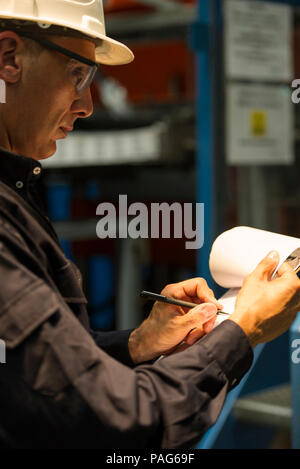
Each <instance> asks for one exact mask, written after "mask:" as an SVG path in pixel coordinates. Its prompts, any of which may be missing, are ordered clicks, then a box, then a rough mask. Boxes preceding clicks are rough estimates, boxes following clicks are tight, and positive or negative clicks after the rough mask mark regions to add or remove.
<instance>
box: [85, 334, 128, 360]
mask: <svg viewBox="0 0 300 469" xmlns="http://www.w3.org/2000/svg"><path fill="white" fill-rule="evenodd" d="M132 331H133V329H130V330H127V331H109V332H101V331H93V330H91V331H90V333H91V336H92V337H93V339H94V340H95V342H96V344H97V345H98V347H100V348H101V349H102V350H104V351H105V352H106V353H108V355H110V356H111V357H113V358H115V359H116V360H118V361H119V362H121V363H123V365H126V366H128V367H130V368H134V367H135V364H134V362H133V361H132V358H131V356H130V353H129V348H128V341H129V336H130V334H131V332H132Z"/></svg>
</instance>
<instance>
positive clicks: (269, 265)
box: [255, 251, 280, 280]
mask: <svg viewBox="0 0 300 469" xmlns="http://www.w3.org/2000/svg"><path fill="white" fill-rule="evenodd" d="M279 261H280V256H279V254H278V252H277V251H270V252H269V254H267V255H266V257H264V258H263V260H262V261H260V263H259V264H258V266H257V267H256V269H255V273H256V274H257V275H258V276H259V277H261V278H267V279H268V280H270V279H271V277H272V275H273V273H274V271H275V269H276V267H277V266H278V263H279Z"/></svg>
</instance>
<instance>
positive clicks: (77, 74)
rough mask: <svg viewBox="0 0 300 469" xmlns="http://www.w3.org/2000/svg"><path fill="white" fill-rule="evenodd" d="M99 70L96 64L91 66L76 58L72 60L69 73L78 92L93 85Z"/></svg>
mask: <svg viewBox="0 0 300 469" xmlns="http://www.w3.org/2000/svg"><path fill="white" fill-rule="evenodd" d="M97 70H98V67H97V66H96V65H95V66H93V67H92V66H91V67H89V66H88V65H85V64H81V63H80V62H78V61H76V60H71V62H70V63H69V66H68V73H69V78H70V80H71V82H72V83H73V84H74V86H75V88H76V91H77V93H83V92H84V91H85V90H87V89H88V88H89V87H90V86H91V84H92V81H93V79H94V77H95V75H96V72H97Z"/></svg>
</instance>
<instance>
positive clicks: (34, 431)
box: [0, 0, 300, 448]
mask: <svg viewBox="0 0 300 469" xmlns="http://www.w3.org/2000/svg"><path fill="white" fill-rule="evenodd" d="M19 3H20V4H21V3H22V2H19ZM53 3H54V2H53ZM100 3H101V1H100V0H98V1H94V2H91V1H89V2H86V3H85V6H84V14H83V10H82V11H81V13H80V11H79V13H80V14H78V15H77V16H76V14H75V13H76V11H77V8H78V9H80V8H81V9H82V5H83V4H84V2H83V1H81V2H80V3H78V2H76V1H73V2H70V1H69V0H68V1H66V0H56V2H55V5H56V7H57V6H58V4H60V6H61V9H60V10H59V13H60V15H61V16H60V18H59V20H58V19H57V18H56V16H55V15H56V13H55V12H54V11H53V9H51V7H49V11H47V12H46V11H45V10H47V4H48V6H49V2H42V1H41V2H38V1H36V2H32V11H31V12H30V11H29V10H30V6H28V5H29V4H30V2H26V5H27V10H26V9H24V8H23V9H22V11H21V13H18V11H17V9H18V7H14V10H13V11H8V10H9V8H12V7H7V4H6V0H0V20H1V18H2V21H0V28H1V30H0V79H2V80H4V81H5V84H6V103H5V104H2V105H1V106H0V278H1V284H0V338H1V339H2V340H4V341H5V343H6V347H7V357H6V364H3V365H0V366H1V368H0V399H1V406H0V446H2V447H3V448H33V447H34V448H46V447H51V448H82V447H91V448H147V447H148V448H149V447H152V448H153V447H164V448H180V447H189V446H191V445H193V444H194V443H195V442H196V441H198V440H199V439H200V437H201V435H203V433H204V432H205V431H206V430H207V428H209V426H210V425H212V424H213V423H214V422H215V420H216V419H217V417H218V415H219V413H220V411H221V409H222V405H223V403H224V400H225V397H226V394H227V392H228V391H229V390H230V389H232V388H233V387H234V386H235V385H236V384H238V382H239V381H240V379H241V378H242V377H243V375H244V374H245V373H246V372H247V370H248V369H249V367H250V366H251V363H252V357H253V352H252V348H253V347H255V346H256V345H257V344H258V343H261V342H265V341H268V340H272V339H273V338H275V337H277V336H278V335H279V334H281V333H283V332H284V331H286V330H287V329H288V327H289V326H290V324H291V323H292V321H293V319H294V318H295V315H296V313H297V311H298V309H299V306H300V305H299V302H298V300H297V294H298V292H299V289H300V281H299V279H298V278H297V276H296V274H295V273H294V272H293V271H292V269H291V268H290V267H289V266H288V265H283V266H282V267H281V268H280V269H279V271H278V278H277V279H276V280H274V281H272V282H271V281H270V278H271V275H272V273H273V271H274V269H275V268H276V266H277V264H278V261H279V259H278V254H277V253H274V252H272V253H270V255H269V256H268V257H266V258H265V259H264V260H263V261H262V262H261V263H260V264H259V266H258V267H257V269H256V270H255V271H254V273H253V274H251V275H250V276H249V277H247V279H246V280H245V283H244V286H243V288H242V290H241V292H240V295H239V297H238V300H237V305H236V309H235V312H234V313H233V315H232V316H231V319H230V320H226V321H224V322H223V323H222V324H221V325H220V326H218V327H217V328H215V329H214V330H212V327H213V323H214V321H215V318H216V310H217V307H221V305H220V304H219V303H218V302H217V300H216V299H215V298H214V295H213V292H212V291H211V290H210V289H209V288H208V286H207V284H206V282H205V280H203V279H198V278H197V279H191V280H187V281H185V282H180V283H178V284H172V285H168V286H167V287H166V288H165V289H164V290H163V292H162V293H163V294H165V295H168V296H172V297H175V298H179V299H182V300H187V301H192V302H196V303H199V306H198V307H196V308H194V309H192V310H190V311H184V310H183V309H182V308H180V307H175V306H171V305H165V304H162V303H159V304H158V303H155V305H154V307H153V309H152V311H151V314H150V315H149V317H148V318H147V319H146V320H145V321H144V322H143V323H142V324H141V326H140V327H138V328H137V329H135V330H134V331H122V332H112V333H107V334H101V333H99V332H93V331H91V330H90V328H89V322H88V316H87V312H86V302H87V301H86V298H85V296H84V294H83V292H82V289H81V285H80V274H79V272H78V270H77V269H76V267H75V266H74V265H73V264H72V263H70V262H69V261H68V260H67V259H66V258H65V256H64V254H63V252H62V250H61V248H60V245H59V242H58V239H57V236H56V233H55V231H54V230H53V227H52V225H51V223H50V221H49V219H48V218H47V215H46V214H45V213H44V210H43V208H42V206H41V204H40V201H39V199H38V196H37V193H36V183H37V180H38V178H39V176H40V173H41V165H40V163H39V162H38V160H41V159H44V158H48V157H50V156H51V155H53V154H54V153H55V150H56V140H57V139H59V138H63V137H65V135H66V131H67V130H71V129H72V128H73V124H74V122H75V120H76V119H77V118H85V117H88V116H90V115H91V114H92V111H93V106H92V99H91V94H90V90H89V84H90V80H91V78H92V76H93V73H94V71H95V69H94V65H93V63H94V62H95V60H97V62H98V61H100V60H102V61H103V62H105V63H122V62H123V63H124V62H126V61H127V62H128V61H130V60H131V59H132V56H131V54H130V51H128V49H127V48H125V46H124V50H123V49H122V46H121V45H119V43H116V42H109V41H111V40H110V39H108V38H106V36H105V33H104V30H103V29H102V33H100V32H99V31H98V32H95V29H94V30H91V31H90V34H88V33H89V30H88V28H87V27H86V24H85V23H84V21H86V17H88V13H89V12H88V9H89V8H90V9H91V10H90V16H89V18H92V16H93V15H94V16H95V15H98V23H99V24H102V25H103V21H102V16H101V8H100V7H101V5H100ZM39 4H40V6H41V11H42V12H43V14H42V15H41V14H40V11H39V9H38V8H37V6H39ZM51 5H52V2H51ZM70 5H71V6H72V8H73V10H74V11H73V12H75V13H74V17H73V16H72V15H71V13H72V10H71V9H70ZM64 6H65V7H66V16H65V20H63V18H62V16H63V14H62V11H63V7H64ZM25 10H26V14H25ZM4 17H5V19H4ZM7 17H8V18H7ZM74 18H75V20H74ZM78 18H79V19H80V21H81V20H82V23H81V22H80V21H79V20H78ZM84 18H85V20H84ZM71 19H73V23H72V27H70V23H71ZM46 20H47V22H48V23H47V22H46V23H45V21H46ZM83 20H84V21H83ZM94 20H95V21H94V22H92V21H91V24H93V25H94V24H96V18H94ZM64 21H65V25H67V26H68V27H67V29H66V28H65V27H64ZM76 21H77V23H76ZM101 21H102V23H101ZM38 23H41V24H38ZM98 23H97V24H98ZM46 24H51V26H50V27H49V28H47V29H46V28H45V25H46ZM82 25H84V26H82ZM83 30H85V35H84V36H82V34H83V33H82V31H83ZM45 31H46V32H47V34H45ZM98 39H99V40H100V42H99V41H98ZM41 41H42V42H41ZM45 41H48V42H45ZM49 41H50V42H49ZM101 41H102V42H101ZM110 45H111V48H110ZM120 50H121V51H123V52H122V53H121V52H120ZM64 129H65V130H64ZM205 334H206V335H205ZM204 335H205V337H203V336H204ZM200 338H201V340H199V339H200ZM184 340H185V344H182V345H181V346H180V347H181V350H182V351H181V352H180V353H174V354H172V351H174V350H175V351H177V352H178V350H180V348H179V349H178V345H180V344H181V343H182V342H183V341H184ZM183 349H185V350H183ZM162 354H164V355H166V356H165V357H164V358H163V359H161V360H158V361H155V362H153V360H154V359H155V358H158V357H160V356H161V355H162ZM168 355H169V356H168Z"/></svg>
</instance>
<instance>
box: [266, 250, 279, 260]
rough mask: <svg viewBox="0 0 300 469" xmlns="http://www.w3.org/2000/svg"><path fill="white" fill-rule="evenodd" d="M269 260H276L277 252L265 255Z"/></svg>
mask: <svg viewBox="0 0 300 469" xmlns="http://www.w3.org/2000/svg"><path fill="white" fill-rule="evenodd" d="M267 257H269V258H270V259H277V258H278V252H277V251H270V252H269V254H268V255H267Z"/></svg>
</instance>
